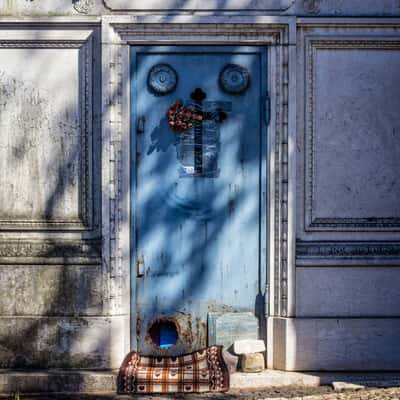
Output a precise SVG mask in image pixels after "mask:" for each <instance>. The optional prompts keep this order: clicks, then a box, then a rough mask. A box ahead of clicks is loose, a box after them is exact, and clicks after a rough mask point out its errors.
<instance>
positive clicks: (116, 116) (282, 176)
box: [102, 15, 296, 347]
mask: <svg viewBox="0 0 400 400" xmlns="http://www.w3.org/2000/svg"><path fill="white" fill-rule="evenodd" d="M102 38H103V69H104V70H105V71H107V72H105V74H104V75H103V145H104V146H105V148H106V150H105V151H104V153H103V191H104V192H103V204H104V205H103V216H104V222H103V233H104V235H105V241H104V254H107V257H106V258H105V263H108V264H109V265H108V266H107V268H108V270H109V282H110V285H109V290H110V294H109V298H110V310H111V312H113V313H121V314H122V315H125V316H126V317H127V318H126V326H125V328H124V332H125V337H126V343H128V344H127V345H126V346H127V347H129V340H128V338H129V336H130V333H131V332H130V331H131V327H130V326H129V316H130V315H131V309H130V303H129V299H130V298H131V296H132V297H133V298H134V294H133V290H134V288H130V286H129V281H130V274H131V263H132V260H131V258H130V257H131V252H132V250H133V249H132V248H131V241H130V213H129V208H130V201H133V199H130V197H129V188H130V182H129V171H130V168H131V165H130V153H129V137H130V123H131V122H130V119H129V81H130V78H129V46H130V45H138V44H140V45H146V44H149V45H151V44H153V43H157V44H161V45H162V44H194V45H201V44H204V45H207V44H208V45H209V44H221V45H238V44H239V45H240V44H242V45H257V46H267V47H268V49H269V63H268V64H269V66H268V71H265V73H266V74H268V82H269V91H270V97H271V123H270V128H269V132H268V136H269V137H268V143H269V159H268V179H269V182H268V190H269V204H268V208H269V212H268V215H269V227H268V234H267V236H268V239H267V240H268V246H267V248H268V249H269V254H268V255H265V257H267V259H268V262H267V264H268V281H267V282H265V285H266V289H268V287H269V289H270V290H269V291H268V290H267V293H268V295H269V305H270V314H271V315H283V316H288V315H292V314H293V310H294V292H293V291H294V262H293V259H294V208H295V207H294V201H295V195H294V193H295V190H294V183H295V108H296V102H295V84H296V80H295V56H296V49H295V20H294V19H293V18H286V17H254V18H252V17H232V16H231V17H229V16H225V17H224V16H219V17H216V16H208V17H200V16H170V17H168V16H151V17H150V16H141V17H140V16H127V15H125V16H117V15H115V16H104V17H103V27H102ZM114 221H115V222H114ZM271 334H272V332H271ZM272 342H273V341H272V337H271V338H270V340H269V345H270V346H272Z"/></svg>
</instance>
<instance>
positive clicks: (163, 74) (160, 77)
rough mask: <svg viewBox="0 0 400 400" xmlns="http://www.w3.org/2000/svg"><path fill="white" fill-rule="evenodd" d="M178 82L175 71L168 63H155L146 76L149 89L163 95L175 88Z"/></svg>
mask: <svg viewBox="0 0 400 400" xmlns="http://www.w3.org/2000/svg"><path fill="white" fill-rule="evenodd" d="M177 83H178V75H177V73H176V71H175V70H174V69H173V68H172V67H171V66H170V65H168V64H157V65H155V66H154V67H152V68H151V70H150V72H149V75H148V77H147V84H148V86H149V88H150V90H151V91H152V92H153V93H155V94H157V95H159V96H164V95H166V94H168V93H171V92H173V91H174V90H175V88H176V85H177Z"/></svg>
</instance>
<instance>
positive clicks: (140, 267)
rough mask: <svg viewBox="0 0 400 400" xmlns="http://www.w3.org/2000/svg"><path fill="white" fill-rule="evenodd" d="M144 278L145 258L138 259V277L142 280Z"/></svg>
mask: <svg viewBox="0 0 400 400" xmlns="http://www.w3.org/2000/svg"><path fill="white" fill-rule="evenodd" d="M142 276H144V257H143V256H141V257H138V258H137V259H136V277H138V278H140V277H142Z"/></svg>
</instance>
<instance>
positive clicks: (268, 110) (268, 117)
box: [264, 92, 271, 126]
mask: <svg viewBox="0 0 400 400" xmlns="http://www.w3.org/2000/svg"><path fill="white" fill-rule="evenodd" d="M264 107H265V109H264V113H265V123H266V124H267V126H268V125H269V123H270V121H271V99H270V97H269V93H268V92H267V94H266V96H265V104H264Z"/></svg>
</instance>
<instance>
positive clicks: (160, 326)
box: [149, 320, 178, 349]
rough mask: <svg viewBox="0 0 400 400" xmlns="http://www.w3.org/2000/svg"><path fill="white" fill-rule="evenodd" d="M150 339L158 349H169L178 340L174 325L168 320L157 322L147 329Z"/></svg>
mask: <svg viewBox="0 0 400 400" xmlns="http://www.w3.org/2000/svg"><path fill="white" fill-rule="evenodd" d="M149 334H150V338H151V340H152V342H153V344H155V345H156V346H158V347H159V348H160V349H169V348H170V347H172V346H174V345H175V344H176V342H177V340H178V330H177V328H176V324H175V323H174V322H172V321H170V320H157V321H156V322H154V323H153V325H151V327H150V329H149Z"/></svg>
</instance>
